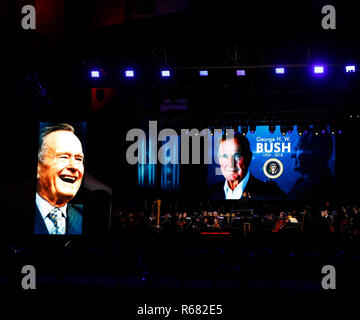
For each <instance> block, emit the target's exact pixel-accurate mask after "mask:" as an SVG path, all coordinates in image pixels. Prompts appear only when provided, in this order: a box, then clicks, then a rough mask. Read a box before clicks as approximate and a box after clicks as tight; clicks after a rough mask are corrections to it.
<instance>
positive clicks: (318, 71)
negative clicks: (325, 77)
mask: <svg viewBox="0 0 360 320" xmlns="http://www.w3.org/2000/svg"><path fill="white" fill-rule="evenodd" d="M314 73H316V74H321V73H324V67H323V66H314Z"/></svg>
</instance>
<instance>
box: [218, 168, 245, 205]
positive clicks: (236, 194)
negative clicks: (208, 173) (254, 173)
mask: <svg viewBox="0 0 360 320" xmlns="http://www.w3.org/2000/svg"><path fill="white" fill-rule="evenodd" d="M249 178H250V172H249V171H248V172H247V174H246V176H245V178H244V179H242V180H241V181H240V183H239V184H238V185H237V187H236V188H235V189H234V190H231V188H230V187H229V184H228V181H227V180H225V185H224V192H225V199H232V200H238V199H241V198H242V195H243V192H244V190H245V188H246V185H247V183H248V181H249Z"/></svg>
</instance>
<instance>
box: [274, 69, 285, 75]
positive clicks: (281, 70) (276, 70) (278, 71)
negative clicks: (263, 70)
mask: <svg viewBox="0 0 360 320" xmlns="http://www.w3.org/2000/svg"><path fill="white" fill-rule="evenodd" d="M275 73H276V74H285V68H275Z"/></svg>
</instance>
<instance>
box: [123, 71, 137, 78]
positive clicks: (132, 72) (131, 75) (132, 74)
mask: <svg viewBox="0 0 360 320" xmlns="http://www.w3.org/2000/svg"><path fill="white" fill-rule="evenodd" d="M125 77H126V78H134V77H135V73H134V70H125Z"/></svg>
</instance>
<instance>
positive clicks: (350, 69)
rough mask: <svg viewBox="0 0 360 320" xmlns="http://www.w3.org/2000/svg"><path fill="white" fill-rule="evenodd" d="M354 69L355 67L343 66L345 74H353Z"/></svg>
mask: <svg viewBox="0 0 360 320" xmlns="http://www.w3.org/2000/svg"><path fill="white" fill-rule="evenodd" d="M355 70H356V67H355V66H345V71H346V72H355Z"/></svg>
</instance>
